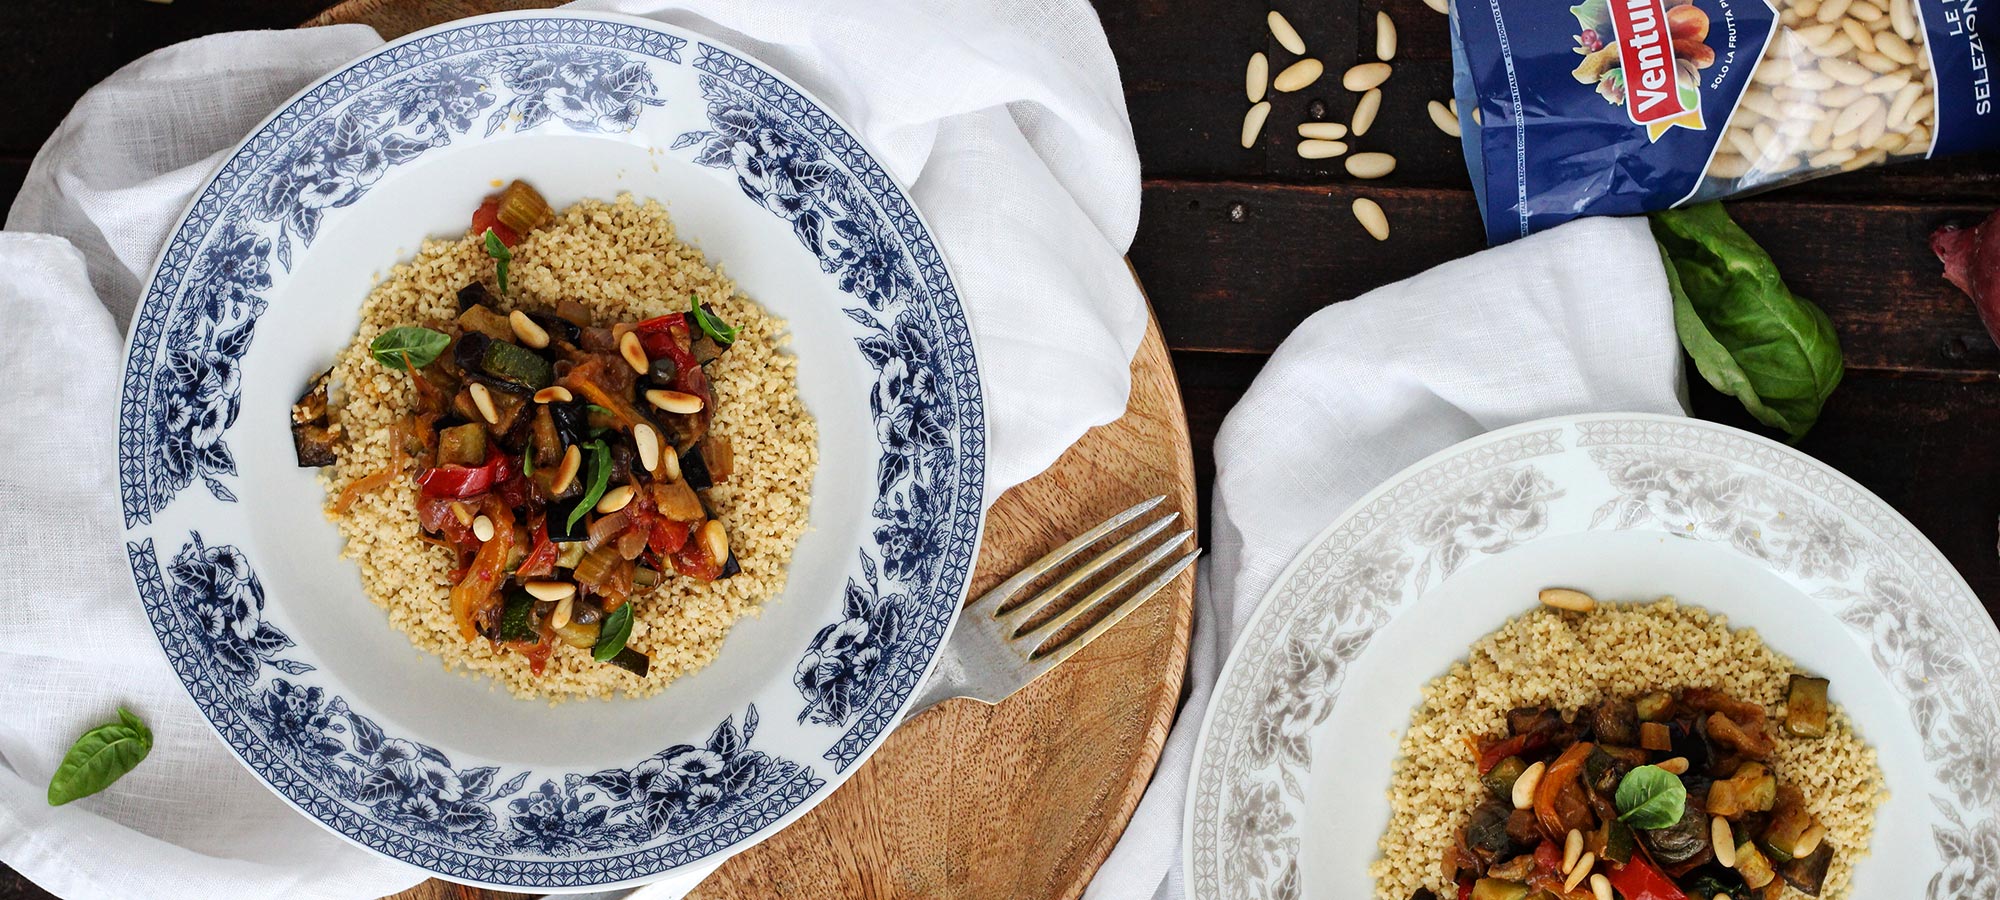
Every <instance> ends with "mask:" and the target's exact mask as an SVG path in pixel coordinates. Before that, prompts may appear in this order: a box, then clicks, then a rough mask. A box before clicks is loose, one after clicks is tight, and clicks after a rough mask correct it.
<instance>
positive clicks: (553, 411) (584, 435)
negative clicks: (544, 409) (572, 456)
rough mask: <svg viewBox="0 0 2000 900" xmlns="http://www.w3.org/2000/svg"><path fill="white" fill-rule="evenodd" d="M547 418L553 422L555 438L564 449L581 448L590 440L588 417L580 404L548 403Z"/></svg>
mask: <svg viewBox="0 0 2000 900" xmlns="http://www.w3.org/2000/svg"><path fill="white" fill-rule="evenodd" d="M548 410H549V418H550V419H552V420H554V422H555V426H556V437H557V438H558V439H560V441H561V443H562V445H563V446H565V447H581V446H583V444H584V442H586V441H588V440H589V439H590V416H589V415H588V414H587V413H586V411H585V408H584V404H582V403H550V404H548Z"/></svg>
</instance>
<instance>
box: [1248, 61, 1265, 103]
mask: <svg viewBox="0 0 2000 900" xmlns="http://www.w3.org/2000/svg"><path fill="white" fill-rule="evenodd" d="M1270 86H1271V60H1270V59H1269V58H1267V57H1266V56H1264V54H1262V53H1252V54H1250V64H1249V65H1246V66H1244V67H1243V95H1244V96H1245V97H1249V98H1250V102H1251V103H1256V102H1258V101H1260V100H1263V99H1264V89H1265V88H1268V87H1270Z"/></svg>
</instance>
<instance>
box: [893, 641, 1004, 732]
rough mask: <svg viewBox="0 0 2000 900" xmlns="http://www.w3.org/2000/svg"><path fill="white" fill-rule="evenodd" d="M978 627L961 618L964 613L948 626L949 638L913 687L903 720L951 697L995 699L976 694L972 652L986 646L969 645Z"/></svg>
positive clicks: (975, 662) (981, 699)
mask: <svg viewBox="0 0 2000 900" xmlns="http://www.w3.org/2000/svg"><path fill="white" fill-rule="evenodd" d="M978 630H979V629H978V628H977V627H974V626H973V625H972V623H970V622H967V621H965V616H964V615H960V616H959V621H958V622H957V623H955V624H954V625H953V626H952V629H951V639H950V640H949V641H948V642H946V644H945V646H944V650H943V652H941V653H939V654H938V660H937V665H935V666H932V667H931V673H930V675H929V676H928V677H926V678H925V679H924V683H923V686H922V687H920V688H918V689H917V699H916V702H914V703H912V704H910V709H909V711H908V712H906V713H904V714H903V718H904V720H905V721H907V720H909V719H912V718H915V717H916V715H917V714H918V713H920V712H923V711H924V710H926V709H930V708H931V707H933V706H936V705H937V704H938V703H941V702H943V701H945V700H950V699H951V698H953V697H971V698H972V699H974V700H978V701H980V702H982V703H993V702H996V700H988V699H986V698H984V697H981V696H979V692H980V685H981V679H980V678H979V676H978V669H979V665H978V661H977V658H976V654H977V653H978V652H979V650H985V649H989V648H979V649H978V650H975V648H973V647H972V646H971V644H972V641H971V640H970V638H973V637H976V636H977V635H976V632H977V631H978ZM986 683H987V684H991V679H987V680H986Z"/></svg>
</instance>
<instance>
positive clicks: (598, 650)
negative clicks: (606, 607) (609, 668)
mask: <svg viewBox="0 0 2000 900" xmlns="http://www.w3.org/2000/svg"><path fill="white" fill-rule="evenodd" d="M631 638H632V601H630V600H627V601H625V603H624V604H622V605H620V606H619V607H618V608H617V609H614V610H612V611H611V614H610V615H608V616H605V617H604V624H603V625H601V626H599V627H598V629H597V645H596V646H594V647H591V648H590V658H591V659H594V660H597V661H598V662H610V661H611V657H614V656H617V655H618V651H620V650H623V649H625V642H626V641H628V640H631Z"/></svg>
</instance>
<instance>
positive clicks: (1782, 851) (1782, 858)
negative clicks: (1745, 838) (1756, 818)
mask: <svg viewBox="0 0 2000 900" xmlns="http://www.w3.org/2000/svg"><path fill="white" fill-rule="evenodd" d="M1812 823H1813V818H1812V813H1811V812H1810V811H1809V810H1807V809H1806V798H1805V794H1803V793H1801V792H1800V791H1799V789H1798V788H1796V787H1794V786H1792V785H1789V784H1782V785H1779V786H1778V792H1777V800H1776V801H1775V802H1773V803H1772V805H1771V821H1770V822H1769V823H1768V824H1766V825H1765V826H1764V832H1763V834H1764V838H1763V841H1762V843H1763V845H1764V849H1765V851H1767V852H1768V853H1769V854H1770V855H1771V858H1772V859H1773V860H1776V861H1778V862H1786V861H1789V860H1791V859H1792V857H1793V856H1794V855H1795V854H1796V851H1797V849H1798V846H1799V839H1800V838H1802V837H1804V836H1805V833H1806V831H1807V830H1808V829H1810V828H1812Z"/></svg>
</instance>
